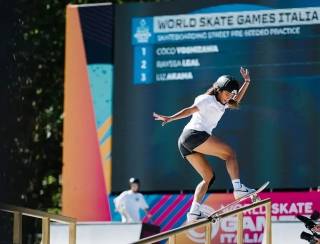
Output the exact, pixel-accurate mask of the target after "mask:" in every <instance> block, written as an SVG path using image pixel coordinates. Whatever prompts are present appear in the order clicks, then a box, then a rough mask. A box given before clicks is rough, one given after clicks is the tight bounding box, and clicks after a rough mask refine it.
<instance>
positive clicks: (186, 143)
mask: <svg viewBox="0 0 320 244" xmlns="http://www.w3.org/2000/svg"><path fill="white" fill-rule="evenodd" d="M209 137H210V135H209V134H208V133H207V132H205V131H197V130H189V129H188V130H183V131H182V133H181V135H180V137H179V140H178V147H179V151H180V153H181V156H182V157H183V158H185V157H186V156H187V155H190V154H192V153H193V149H195V148H196V147H197V146H199V145H201V144H202V143H204V142H205V141H206V140H207V139H208V138H209Z"/></svg>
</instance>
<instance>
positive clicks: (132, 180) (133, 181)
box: [129, 177, 140, 185]
mask: <svg viewBox="0 0 320 244" xmlns="http://www.w3.org/2000/svg"><path fill="white" fill-rule="evenodd" d="M133 183H137V184H140V180H139V179H138V178H134V177H131V178H130V179H129V185H131V184H133Z"/></svg>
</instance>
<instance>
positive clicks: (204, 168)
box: [186, 153, 214, 213]
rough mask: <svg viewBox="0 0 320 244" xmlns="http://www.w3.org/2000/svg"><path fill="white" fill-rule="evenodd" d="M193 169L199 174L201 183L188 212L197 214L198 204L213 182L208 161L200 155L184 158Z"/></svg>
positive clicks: (212, 174)
mask: <svg viewBox="0 0 320 244" xmlns="http://www.w3.org/2000/svg"><path fill="white" fill-rule="evenodd" d="M186 159H187V160H188V161H189V162H190V164H191V165H192V166H193V168H194V169H195V170H196V171H197V172H198V173H199V174H200V176H201V178H202V181H201V182H200V183H199V184H198V185H197V187H196V190H195V192H194V198H193V202H192V205H191V209H190V212H192V213H199V212H200V209H199V208H200V204H201V200H202V199H203V196H204V195H205V194H206V192H207V190H208V188H209V187H210V184H212V183H213V181H214V173H213V170H212V168H211V166H210V165H209V163H208V161H207V160H206V159H205V158H204V156H203V155H202V154H201V153H193V154H190V155H188V156H186Z"/></svg>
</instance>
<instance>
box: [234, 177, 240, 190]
mask: <svg viewBox="0 0 320 244" xmlns="http://www.w3.org/2000/svg"><path fill="white" fill-rule="evenodd" d="M232 185H233V189H234V190H237V189H239V188H241V182H240V179H234V180H232Z"/></svg>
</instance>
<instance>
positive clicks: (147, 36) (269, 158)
mask: <svg viewBox="0 0 320 244" xmlns="http://www.w3.org/2000/svg"><path fill="white" fill-rule="evenodd" d="M115 11H116V14H115V19H116V23H115V51H114V64H115V77H114V78H115V81H114V96H113V97H114V104H113V111H114V112H113V121H114V123H113V134H112V136H113V145H112V162H113V163H112V165H113V166H112V167H113V169H112V170H113V172H112V175H113V180H112V184H113V190H114V191H121V190H123V189H124V188H126V187H127V185H126V183H127V179H128V178H130V177H131V176H134V177H138V178H140V179H141V181H142V190H145V191H170V190H173V191H179V190H193V189H194V188H195V186H196V184H197V183H198V182H199V180H200V177H199V176H198V175H197V173H196V172H195V171H194V169H192V167H191V165H190V164H189V163H188V162H186V161H185V160H184V159H182V158H181V156H180V154H179V151H178V148H177V140H178V137H179V135H180V133H181V131H182V129H183V127H184V126H185V125H186V123H187V122H188V120H189V118H186V119H183V120H178V121H174V122H172V123H169V124H167V125H166V126H164V127H162V126H161V124H160V123H159V122H158V121H154V120H153V118H152V113H153V112H157V113H159V114H164V115H172V114H174V113H176V112H178V111H179V110H181V109H182V108H185V107H187V106H190V105H192V104H193V102H194V98H195V97H196V96H198V95H200V94H201V93H204V92H205V91H206V90H207V89H208V88H209V87H210V86H212V83H213V82H214V81H215V80H216V79H217V78H218V77H219V76H220V75H224V74H230V75H233V76H235V77H236V78H237V79H238V80H239V81H240V82H242V81H241V75H240V73H239V69H240V67H241V66H243V67H245V68H248V69H249V71H250V74H251V78H252V82H251V84H250V87H249V90H248V92H247V94H246V96H245V97H244V99H243V101H242V104H241V107H240V110H236V111H229V110H228V111H227V112H226V113H225V115H224V116H223V118H222V120H221V121H220V122H219V125H218V127H217V128H216V129H214V130H213V132H212V134H213V135H214V136H217V137H218V138H220V139H221V140H223V141H225V142H226V143H228V144H229V145H231V146H232V147H233V148H234V150H235V151H236V153H237V156H238V159H239V165H240V172H241V179H242V180H243V181H244V183H246V184H247V185H249V186H253V187H257V186H259V185H261V183H262V182H265V181H267V180H270V181H271V182H272V185H271V187H272V188H304V187H306V186H314V187H316V186H318V185H320V182H319V179H320V178H319V173H318V172H320V163H319V162H320V150H319V148H320V129H319V128H320V127H319V124H320V108H319V106H318V105H317V104H318V102H319V100H320V94H319V92H318V91H319V90H320V55H319V54H320V45H319V43H320V1H318V0H316V1H303V0H302V1H272V2H270V1H267V0H259V1H253V0H250V1H246V2H245V3H244V2H238V1H224V0H218V1H217V0H215V1H213V0H205V1H179V0H177V1H171V2H163V3H132V4H123V5H118V6H116V9H115ZM208 160H209V161H210V164H211V165H212V167H213V169H214V171H215V173H216V175H217V180H216V182H215V184H214V186H213V189H229V188H231V187H232V185H231V183H230V179H229V177H228V174H227V171H226V169H225V163H224V162H223V161H221V160H219V159H217V158H215V157H208ZM253 172H254V173H253Z"/></svg>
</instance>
